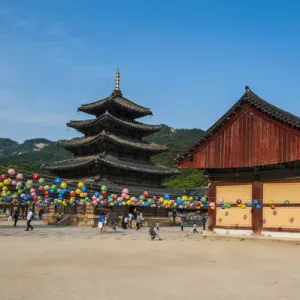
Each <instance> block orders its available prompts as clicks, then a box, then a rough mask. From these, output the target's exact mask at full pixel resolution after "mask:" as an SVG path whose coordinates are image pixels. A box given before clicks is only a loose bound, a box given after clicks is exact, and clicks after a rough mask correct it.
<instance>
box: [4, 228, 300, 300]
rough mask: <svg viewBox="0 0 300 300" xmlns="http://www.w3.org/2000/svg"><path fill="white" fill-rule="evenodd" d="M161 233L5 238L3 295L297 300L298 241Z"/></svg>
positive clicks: (11, 299) (10, 299)
mask: <svg viewBox="0 0 300 300" xmlns="http://www.w3.org/2000/svg"><path fill="white" fill-rule="evenodd" d="M37 230H38V229H37ZM66 230H68V229H66ZM22 232H23V230H22ZM161 236H162V239H163V240H162V241H150V240H149V237H148V235H147V232H141V233H138V234H136V233H132V234H131V233H126V234H122V233H115V234H113V233H109V234H106V235H101V236H99V235H97V234H96V233H94V234H90V235H85V234H80V235H79V234H78V235H77V234H71V235H67V234H66V235H62V234H59V235H55V234H52V235H46V234H45V235H34V236H33V235H30V233H26V234H24V235H20V236H16V235H11V236H0V254H1V263H0V299H1V300H21V299H31V300H38V299H39V300H40V299H43V300H50V299H51V300H52V299H74V300H77V299H80V300H84V299H112V300H129V299H130V300H132V299H142V300H148V299H172V300H175V299H202V300H205V299H210V300H227V299H228V300H229V299H230V300H235V299H236V300H246V299H249V300H250V299H251V300H253V299H264V300H276V299H278V300H279V299H295V300H296V299H297V300H299V299H300V285H299V278H300V277H299V265H300V255H299V251H300V246H298V245H296V244H295V243H294V244H293V243H280V242H274V241H271V242H269V241H256V240H243V239H231V238H218V237H210V238H206V239H205V238H203V236H202V235H200V234H199V235H196V236H193V235H192V234H186V233H172V232H169V233H161Z"/></svg>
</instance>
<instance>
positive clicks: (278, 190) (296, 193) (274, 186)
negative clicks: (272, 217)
mask: <svg viewBox="0 0 300 300" xmlns="http://www.w3.org/2000/svg"><path fill="white" fill-rule="evenodd" d="M263 195H264V196H263V197H264V203H268V201H269V200H273V201H274V203H281V204H283V202H284V200H289V201H290V203H300V183H264V184H263Z"/></svg>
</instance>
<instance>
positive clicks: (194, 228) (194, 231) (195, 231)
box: [193, 222, 198, 233]
mask: <svg viewBox="0 0 300 300" xmlns="http://www.w3.org/2000/svg"><path fill="white" fill-rule="evenodd" d="M193 233H198V231H197V225H196V222H194V225H193Z"/></svg>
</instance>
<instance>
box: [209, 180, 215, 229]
mask: <svg viewBox="0 0 300 300" xmlns="http://www.w3.org/2000/svg"><path fill="white" fill-rule="evenodd" d="M207 197H208V202H215V203H216V202H217V201H216V200H217V199H216V183H215V182H214V181H212V183H211V185H210V187H209V189H208V193H207ZM216 220H217V209H216V208H215V209H210V208H209V207H208V224H207V227H208V229H209V230H213V229H214V228H215V227H216Z"/></svg>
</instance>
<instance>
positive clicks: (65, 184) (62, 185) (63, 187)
mask: <svg viewBox="0 0 300 300" xmlns="http://www.w3.org/2000/svg"><path fill="white" fill-rule="evenodd" d="M67 186H68V184H67V183H66V182H62V183H61V184H60V187H61V188H62V189H65V188H67Z"/></svg>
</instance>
